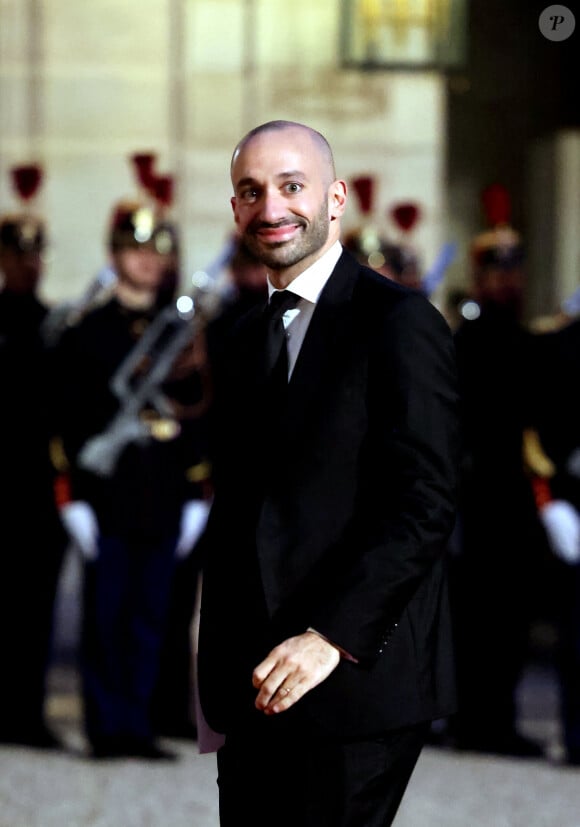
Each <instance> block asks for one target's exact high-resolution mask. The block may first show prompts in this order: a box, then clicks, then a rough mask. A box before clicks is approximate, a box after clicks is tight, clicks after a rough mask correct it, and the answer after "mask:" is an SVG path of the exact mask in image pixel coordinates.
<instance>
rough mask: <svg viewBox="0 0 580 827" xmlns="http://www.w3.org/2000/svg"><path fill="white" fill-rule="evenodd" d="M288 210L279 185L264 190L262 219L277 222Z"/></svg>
mask: <svg viewBox="0 0 580 827" xmlns="http://www.w3.org/2000/svg"><path fill="white" fill-rule="evenodd" d="M287 212H288V209H287V206H286V201H285V199H284V197H283V195H282V194H281V193H280V191H279V190H278V188H277V187H272V188H269V189H267V190H265V191H264V195H263V198H262V205H261V210H260V213H261V218H262V221H267V222H268V224H275V223H276V222H277V221H280V219H282V218H284V217H285V216H286V215H287Z"/></svg>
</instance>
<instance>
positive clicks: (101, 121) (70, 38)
mask: <svg viewBox="0 0 580 827" xmlns="http://www.w3.org/2000/svg"><path fill="white" fill-rule="evenodd" d="M339 10H340V4H339V3H338V2H336V0H316V2H312V0H294V2H293V3H292V4H288V3H285V2H282V0H91V2H87V3H72V2H70V0H0V210H4V209H7V208H10V207H12V206H13V205H14V203H15V199H14V194H13V192H12V190H11V187H10V181H9V175H8V170H9V168H10V167H11V166H12V165H13V164H16V163H27V162H30V161H38V162H40V163H42V164H43V166H44V170H45V179H44V184H43V187H42V190H41V193H40V196H39V199H38V208H39V209H40V210H41V212H42V213H43V214H44V215H45V216H46V218H47V220H48V222H49V226H50V237H51V247H50V255H49V258H48V262H47V271H46V277H45V288H44V290H45V294H46V297H47V298H48V299H49V300H54V301H56V300H60V299H62V298H67V297H71V296H74V295H76V294H78V293H80V292H81V291H82V289H84V287H85V286H86V284H87V283H88V282H89V281H90V280H91V279H92V278H93V276H94V275H95V273H96V272H97V271H98V269H99V268H100V267H101V266H102V264H103V263H104V262H105V261H106V250H105V244H104V239H105V232H106V225H107V221H108V217H109V213H110V209H111V206H112V204H113V203H114V201H115V200H116V199H118V198H120V197H122V196H125V195H130V194H134V193H135V191H136V185H135V180H134V176H133V172H132V168H131V164H130V162H129V156H130V154H131V153H133V152H136V151H153V152H155V153H156V154H157V168H158V170H159V171H160V172H168V173H171V174H173V175H175V178H176V198H175V207H174V212H175V219H176V220H177V221H178V223H179V225H180V228H181V233H182V237H183V242H184V245H183V246H184V260H183V265H184V266H183V273H184V283H185V286H187V282H188V277H189V274H190V273H192V272H193V271H194V270H196V269H199V268H203V267H205V266H207V264H208V263H210V262H211V261H212V260H213V259H214V258H215V257H216V256H217V255H218V254H219V253H220V251H221V250H222V248H223V245H224V243H225V241H226V239H227V237H228V233H229V232H230V230H231V227H232V218H231V209H230V206H229V198H230V194H231V188H230V182H229V178H228V168H229V161H230V157H231V152H232V149H233V147H234V145H235V143H236V141H237V140H238V139H239V138H240V137H241V135H242V134H244V133H245V132H246V131H247V130H248V129H250V128H251V127H252V126H254V125H256V124H258V123H260V122H263V121H266V120H270V119H272V118H288V119H294V120H300V121H304V122H307V123H309V124H310V125H312V126H314V127H315V128H317V129H319V130H320V131H322V132H323V133H324V134H325V135H326V136H327V137H328V138H329V140H330V142H331V144H332V145H333V147H334V150H335V155H336V162H337V168H338V173H339V175H340V176H341V177H343V178H345V179H347V180H349V179H350V178H351V177H353V176H355V175H358V174H366V173H370V174H372V175H374V176H376V182H377V183H376V203H375V216H374V217H375V219H376V222H377V224H379V225H380V226H381V228H382V229H384V230H385V232H389V231H390V232H392V231H393V227H392V226H390V225H389V223H388V219H387V213H388V210H389V208H390V206H391V205H392V204H393V203H395V202H396V201H399V200H416V201H418V202H419V204H420V205H421V209H422V220H421V221H420V223H419V225H418V227H417V230H416V233H415V235H414V238H413V240H414V242H415V244H416V245H417V247H418V249H419V251H420V254H421V256H422V258H423V261H424V263H425V266H428V265H429V264H431V263H432V261H433V260H434V258H435V256H436V255H437V252H438V250H439V248H440V245H441V244H442V243H443V242H444V241H445V240H447V239H446V232H447V227H446V213H447V210H446V203H445V187H444V161H445V151H446V141H445V114H446V113H445V105H446V104H445V100H446V98H445V85H444V81H443V79H442V78H441V76H439V75H438V74H437V73H429V72H407V73H405V72H390V73H385V72H376V73H360V72H357V71H353V70H349V71H344V70H341V69H340V55H339ZM359 220H360V214H359V211H358V208H357V203H356V201H355V200H354V198H353V199H352V200H351V202H350V205H349V209H348V212H347V217H346V221H345V226H346V227H349V226H353V225H355V224H358V222H359Z"/></svg>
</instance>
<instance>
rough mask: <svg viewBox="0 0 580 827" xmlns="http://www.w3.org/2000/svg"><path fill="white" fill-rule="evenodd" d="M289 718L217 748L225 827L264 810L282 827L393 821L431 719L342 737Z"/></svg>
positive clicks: (382, 825) (381, 825)
mask: <svg viewBox="0 0 580 827" xmlns="http://www.w3.org/2000/svg"><path fill="white" fill-rule="evenodd" d="M283 716H284V713H282V715H280V716H278V720H273V719H272V718H269V719H268V723H267V724H266V725H265V726H264V727H260V728H258V730H255V729H252V730H251V731H246V732H243V731H240V732H236V733H235V734H228V736H227V737H226V743H225V745H224V746H223V747H222V748H221V749H220V750H219V751H218V785H219V802H220V825H221V827H239V825H240V824H244V823H245V822H246V821H247V822H248V823H253V822H254V821H255V819H256V814H259V813H266V814H267V818H266V820H267V821H268V822H269V823H271V824H275V825H276V827H297V825H300V827H388V825H390V824H392V822H393V819H394V818H395V815H396V813H397V810H398V808H399V804H400V803H401V799H402V798H403V795H404V793H405V790H406V788H407V784H408V782H409V779H410V778H411V774H412V772H413V769H414V767H415V764H416V762H417V759H418V758H419V755H420V753H421V750H422V748H423V745H424V743H425V739H426V736H427V733H428V729H429V725H428V724H419V725H416V726H412V727H406V728H404V729H399V730H394V731H392V732H387V733H384V734H382V735H381V736H380V737H376V738H371V739H368V740H353V739H349V740H340V739H335V738H328V737H320V736H313V735H312V734H310V735H309V734H308V733H301V731H300V728H298V730H297V729H296V728H294V727H288V726H285V725H284V723H283V722H282V718H283ZM279 722H280V724H281V725H278V724H279ZM271 724H273V725H271Z"/></svg>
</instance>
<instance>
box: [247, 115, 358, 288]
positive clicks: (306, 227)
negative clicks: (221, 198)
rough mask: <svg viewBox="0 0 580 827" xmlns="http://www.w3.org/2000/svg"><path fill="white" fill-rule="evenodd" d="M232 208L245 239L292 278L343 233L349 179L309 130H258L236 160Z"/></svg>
mask: <svg viewBox="0 0 580 827" xmlns="http://www.w3.org/2000/svg"><path fill="white" fill-rule="evenodd" d="M232 183H233V187H234V193H235V195H234V197H233V198H232V207H233V210H234V218H235V221H236V224H237V226H238V230H239V232H240V234H241V236H242V238H243V241H244V243H245V244H246V246H247V247H248V249H250V250H251V251H252V252H253V253H254V255H256V256H257V257H258V258H259V259H260V260H261V261H262V262H263V263H264V264H265V265H266V267H268V268H269V269H270V270H272V271H274V272H276V271H277V273H278V274H279V275H280V276H281V275H282V274H285V275H286V276H289V279H285V281H288V280H291V279H292V278H294V277H295V276H296V275H298V273H300V272H302V271H303V270H305V269H306V267H307V266H309V265H310V264H312V263H313V262H314V261H316V259H318V258H320V256H321V255H322V254H323V253H324V252H326V250H327V249H328V248H329V247H330V246H332V244H333V243H334V241H335V240H336V239H337V238H338V237H339V233H340V230H339V223H340V222H339V221H337V220H336V219H337V218H339V217H340V216H341V215H342V213H343V212H344V204H345V200H346V198H345V195H346V191H345V188H344V184H343V182H339V181H334V180H333V170H332V167H331V165H330V164H329V162H328V159H327V158H326V157H325V155H324V154H323V152H322V151H321V150H320V148H319V146H318V145H317V143H316V141H315V140H314V139H313V138H312V137H311V135H310V133H309V132H308V130H306V129H302V128H300V127H287V128H284V129H278V130H269V131H265V132H262V133H259V134H257V135H254V136H253V137H252V138H250V140H249V141H248V142H247V143H245V144H243V145H242V147H241V149H240V150H239V151H238V152H237V153H236V154H235V156H234V160H233V163H232Z"/></svg>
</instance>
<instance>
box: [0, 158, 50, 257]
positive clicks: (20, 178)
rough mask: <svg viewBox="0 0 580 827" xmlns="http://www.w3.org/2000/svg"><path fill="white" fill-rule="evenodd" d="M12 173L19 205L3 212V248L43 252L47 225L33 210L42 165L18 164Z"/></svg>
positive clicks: (0, 221) (0, 237) (0, 245)
mask: <svg viewBox="0 0 580 827" xmlns="http://www.w3.org/2000/svg"><path fill="white" fill-rule="evenodd" d="M10 174H11V179H12V184H13V187H14V190H15V193H16V195H17V197H18V199H19V201H20V206H19V209H16V210H14V211H11V212H7V213H5V214H4V215H2V216H0V250H13V251H15V252H18V253H39V252H42V250H44V248H45V246H46V227H45V223H44V221H43V220H42V219H41V218H40V217H39V216H38V215H36V214H35V213H34V212H33V211H32V201H33V199H34V197H35V196H36V194H37V192H38V190H39V188H40V185H41V183H42V178H43V170H42V167H41V166H40V165H39V164H28V165H20V166H15V167H12V169H11V170H10Z"/></svg>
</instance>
